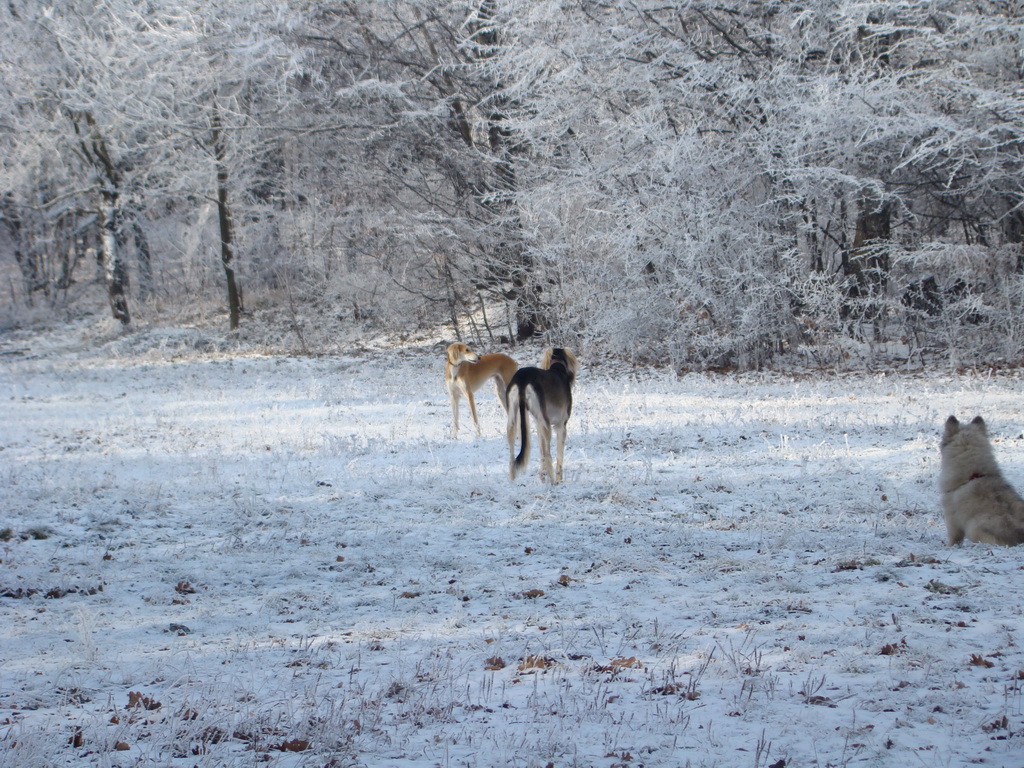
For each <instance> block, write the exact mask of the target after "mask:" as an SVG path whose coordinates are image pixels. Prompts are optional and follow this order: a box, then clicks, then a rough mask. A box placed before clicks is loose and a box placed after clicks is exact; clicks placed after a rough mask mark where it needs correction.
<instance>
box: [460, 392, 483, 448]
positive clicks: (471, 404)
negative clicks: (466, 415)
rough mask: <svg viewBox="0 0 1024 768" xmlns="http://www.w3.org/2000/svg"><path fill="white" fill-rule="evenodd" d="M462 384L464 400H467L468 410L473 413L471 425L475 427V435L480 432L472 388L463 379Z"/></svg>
mask: <svg viewBox="0 0 1024 768" xmlns="http://www.w3.org/2000/svg"><path fill="white" fill-rule="evenodd" d="M462 384H463V387H462V391H463V392H465V393H466V400H468V401H469V412H470V413H471V414H473V425H474V426H475V427H476V433H477V435H479V434H480V422H479V421H477V418H476V400H474V399H473V390H472V389H470V388H469V387H468V386H467V385H466V382H465V381H463V382H462Z"/></svg>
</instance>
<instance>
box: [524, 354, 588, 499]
mask: <svg viewBox="0 0 1024 768" xmlns="http://www.w3.org/2000/svg"><path fill="white" fill-rule="evenodd" d="M578 368H579V363H577V362H576V357H575V355H573V353H572V352H570V351H569V350H568V349H562V348H561V347H556V348H554V349H546V350H544V357H543V358H542V359H541V362H540V368H533V367H527V368H520V369H519V370H518V371H516V373H515V376H513V377H512V381H510V382H509V383H508V391H507V398H506V399H507V401H508V453H509V463H508V474H509V477H510V478H511V479H512V480H515V479H516V475H518V474H519V473H520V472H521V471H522V470H523V468H524V467H526V463H527V461H529V459H530V429H529V425H528V424H527V423H526V413H527V411H529V413H530V415H531V416H532V417H533V421H534V423H535V424H536V425H537V438H538V439H539V440H540V456H541V464H540V477H541V480H543V479H544V478H545V476H546V477H547V478H548V480H550V481H551V484H552V485H555V484H556V483H558V482H560V481H561V479H562V454H563V453H564V451H565V425H566V423H568V421H569V416H570V414H572V385H573V383H574V382H575V381H576V371H577V369H578ZM552 429H554V431H555V440H556V442H557V445H558V460H557V462H556V463H555V468H554V470H552V468H551V430H552ZM517 433H519V434H522V436H523V446H522V448H521V449H520V451H519V455H518V456H517V455H516V453H515V450H516V434H517Z"/></svg>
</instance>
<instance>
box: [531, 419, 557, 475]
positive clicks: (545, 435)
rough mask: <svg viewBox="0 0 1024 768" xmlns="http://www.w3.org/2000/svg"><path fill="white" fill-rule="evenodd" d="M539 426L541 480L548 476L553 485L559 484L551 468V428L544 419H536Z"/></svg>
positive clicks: (535, 421)
mask: <svg viewBox="0 0 1024 768" xmlns="http://www.w3.org/2000/svg"><path fill="white" fill-rule="evenodd" d="M533 421H534V423H535V424H536V425H537V440H538V441H539V442H540V479H541V480H542V481H543V480H544V476H545V475H547V478H548V480H549V481H550V482H551V484H552V485H554V484H555V483H557V482H558V480H556V479H555V473H554V470H553V469H552V468H551V427H550V426H549V425H548V424H547V422H546V421H545V420H544V419H543V418H539V419H534V420H533Z"/></svg>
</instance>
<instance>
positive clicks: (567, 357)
mask: <svg viewBox="0 0 1024 768" xmlns="http://www.w3.org/2000/svg"><path fill="white" fill-rule="evenodd" d="M555 363H560V364H561V365H563V366H565V370H566V371H568V372H569V376H570V377H571V378H573V379H575V378H576V373H577V372H578V371H579V367H580V364H579V362H578V361H577V360H576V355H574V354H573V353H572V352H570V351H569V350H568V349H565V348H564V347H554V348H552V347H548V348H547V349H545V350H544V356H543V357H542V358H541V359H540V367H541V368H543V369H544V370H547V369H549V368H550V367H551V366H552V365H554V364H555Z"/></svg>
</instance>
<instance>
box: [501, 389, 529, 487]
mask: <svg viewBox="0 0 1024 768" xmlns="http://www.w3.org/2000/svg"><path fill="white" fill-rule="evenodd" d="M507 431H508V455H509V461H508V476H509V478H510V479H512V480H515V479H516V475H518V474H519V473H520V472H521V471H522V470H523V468H524V467H525V466H526V463H527V462H528V461H529V460H530V430H529V429H528V428H527V424H526V397H525V393H524V392H523V391H522V387H521V386H520V385H519V384H518V383H517V384H512V385H511V386H510V387H509V388H508V430H507ZM516 432H518V433H519V434H520V435H522V439H523V445H522V448H520V450H519V454H518V455H515V456H514V455H513V454H514V453H515V450H516Z"/></svg>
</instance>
